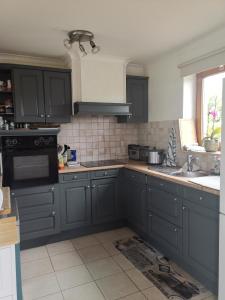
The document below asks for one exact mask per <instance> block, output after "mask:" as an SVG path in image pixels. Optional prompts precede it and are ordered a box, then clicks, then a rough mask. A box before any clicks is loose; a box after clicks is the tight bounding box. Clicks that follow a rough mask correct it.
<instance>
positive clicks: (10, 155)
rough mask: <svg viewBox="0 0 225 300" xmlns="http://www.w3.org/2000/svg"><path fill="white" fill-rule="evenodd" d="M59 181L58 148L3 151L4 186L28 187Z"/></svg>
mask: <svg viewBox="0 0 225 300" xmlns="http://www.w3.org/2000/svg"><path fill="white" fill-rule="evenodd" d="M57 182H58V159H57V149H55V148H48V149H37V150H34V149H32V150H20V149H18V150H15V149H13V150H8V151H6V152H5V153H3V186H10V187H11V188H26V187H31V186H38V185H48V184H53V183H57Z"/></svg>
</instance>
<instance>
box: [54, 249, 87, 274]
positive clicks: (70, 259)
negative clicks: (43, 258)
mask: <svg viewBox="0 0 225 300" xmlns="http://www.w3.org/2000/svg"><path fill="white" fill-rule="evenodd" d="M51 261H52V265H53V268H54V270H55V271H59V270H63V269H67V268H70V267H76V266H79V265H82V264H83V262H82V260H81V258H80V256H79V255H78V254H77V252H76V251H71V252H67V253H61V254H57V255H54V256H52V257H51Z"/></svg>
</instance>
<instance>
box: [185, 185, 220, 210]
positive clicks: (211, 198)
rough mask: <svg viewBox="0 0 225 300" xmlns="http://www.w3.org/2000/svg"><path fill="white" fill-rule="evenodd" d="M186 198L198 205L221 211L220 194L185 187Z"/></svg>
mask: <svg viewBox="0 0 225 300" xmlns="http://www.w3.org/2000/svg"><path fill="white" fill-rule="evenodd" d="M184 198H185V199H187V200H189V201H191V202H193V203H195V204H198V205H202V206H204V207H207V208H210V209H213V210H217V211H219V196H217V195H213V194H210V193H206V192H203V191H199V190H196V189H192V188H188V187H184Z"/></svg>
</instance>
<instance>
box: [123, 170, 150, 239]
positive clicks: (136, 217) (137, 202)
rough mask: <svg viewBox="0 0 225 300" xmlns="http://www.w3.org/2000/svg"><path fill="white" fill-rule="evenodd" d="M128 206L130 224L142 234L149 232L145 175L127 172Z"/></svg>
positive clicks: (125, 186) (125, 187) (125, 185)
mask: <svg viewBox="0 0 225 300" xmlns="http://www.w3.org/2000/svg"><path fill="white" fill-rule="evenodd" d="M125 177H126V179H125V184H124V189H125V191H126V194H125V195H126V196H125V197H126V205H127V219H128V223H129V224H130V225H131V226H132V227H133V228H134V229H136V230H137V231H138V232H139V233H140V234H145V233H146V232H147V209H146V191H147V190H146V189H147V186H146V178H145V175H144V174H140V173H138V172H135V171H130V170H125Z"/></svg>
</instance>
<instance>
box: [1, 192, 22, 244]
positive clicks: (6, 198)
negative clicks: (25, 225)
mask: <svg viewBox="0 0 225 300" xmlns="http://www.w3.org/2000/svg"><path fill="white" fill-rule="evenodd" d="M1 189H2V192H3V208H4V209H3V210H1V211H0V247H2V246H7V245H12V244H16V243H18V242H19V230H18V226H17V220H16V216H14V215H13V214H12V208H11V200H10V189H9V188H8V187H3V188H1Z"/></svg>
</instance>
